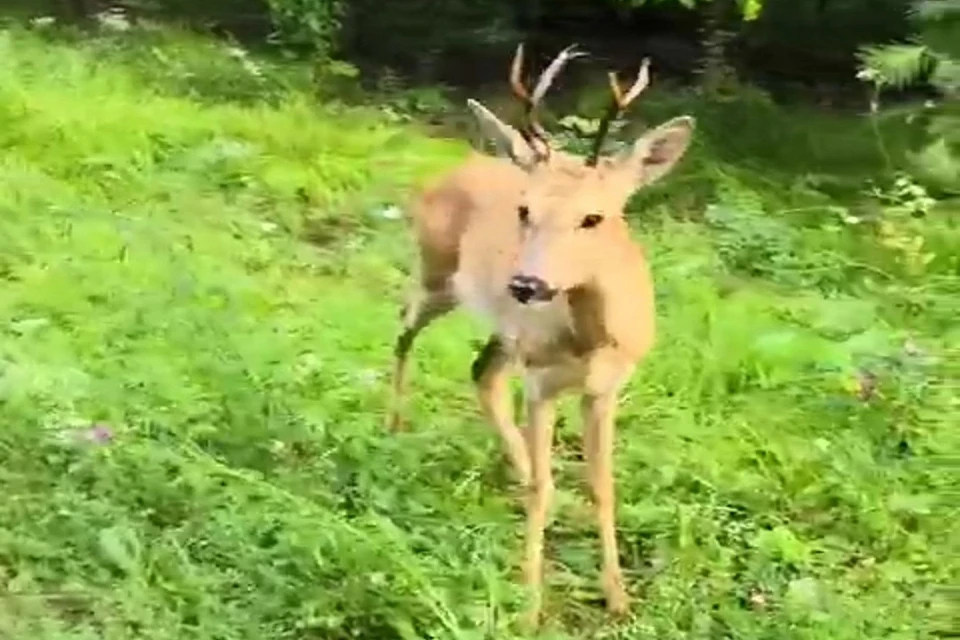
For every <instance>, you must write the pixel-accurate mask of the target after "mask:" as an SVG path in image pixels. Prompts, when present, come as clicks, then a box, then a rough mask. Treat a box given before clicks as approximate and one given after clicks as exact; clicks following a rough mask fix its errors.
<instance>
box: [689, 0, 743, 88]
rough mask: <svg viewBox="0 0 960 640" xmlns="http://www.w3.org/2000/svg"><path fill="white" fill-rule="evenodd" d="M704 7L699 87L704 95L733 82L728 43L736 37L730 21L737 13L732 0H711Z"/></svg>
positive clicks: (733, 72)
mask: <svg viewBox="0 0 960 640" xmlns="http://www.w3.org/2000/svg"><path fill="white" fill-rule="evenodd" d="M705 11H706V15H705V16H704V22H703V29H702V31H701V34H702V35H701V37H702V43H703V59H702V60H701V62H700V70H699V74H700V87H701V89H702V90H703V91H704V92H705V93H707V94H708V95H716V94H718V93H720V92H722V91H723V89H725V88H727V87H729V86H730V85H731V84H736V70H735V69H734V68H733V66H732V65H731V64H730V60H729V52H728V48H729V46H728V45H729V44H730V42H731V41H732V40H733V38H734V37H736V31H735V30H734V25H735V24H736V23H735V21H736V20H738V18H739V16H738V13H737V6H736V2H735V0H712V1H711V2H709V3H707V6H706V8H705Z"/></svg>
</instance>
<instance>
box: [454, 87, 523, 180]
mask: <svg viewBox="0 0 960 640" xmlns="http://www.w3.org/2000/svg"><path fill="white" fill-rule="evenodd" d="M467 107H469V108H470V111H471V112H472V113H473V116H474V117H475V118H476V119H477V122H478V123H479V124H480V131H481V132H482V133H483V137H484V138H486V139H487V140H490V141H492V142H493V143H494V144H495V145H496V147H497V153H498V154H499V155H501V156H506V157H508V158H510V160H512V161H513V163H514V164H515V165H517V166H518V167H520V168H521V169H524V170H529V169H531V168H533V166H534V164H536V154H534V152H533V149H531V148H530V145H528V144H527V142H526V140H524V139H523V136H521V135H520V132H519V131H517V130H516V129H514V128H513V127H511V126H510V125H508V124H507V123H505V122H503V121H502V120H500V118H498V117H497V116H495V115H493V113H492V112H491V111H490V110H489V109H487V108H486V107H485V106H483V105H482V104H480V103H479V102H477V101H476V100H473V99H469V100H467Z"/></svg>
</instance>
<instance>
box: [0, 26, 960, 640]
mask: <svg viewBox="0 0 960 640" xmlns="http://www.w3.org/2000/svg"><path fill="white" fill-rule="evenodd" d="M144 37H146V36H144ZM151 37H156V36H151ZM161 40H162V43H161V45H157V46H160V47H161V48H160V51H161V52H162V56H161V57H163V58H165V59H167V60H173V61H174V63H171V64H173V65H174V66H173V67H171V68H172V69H176V68H178V67H176V61H177V60H191V59H197V58H198V57H199V56H197V54H196V49H195V48H194V47H198V46H202V47H206V49H204V51H210V52H211V53H210V56H214V55H215V54H216V52H217V51H218V47H217V46H216V45H214V44H211V43H203V44H202V45H201V44H197V43H196V42H195V41H193V40H178V39H176V38H167V39H161ZM131 42H132V43H133V44H131ZM135 43H136V38H135V37H133V38H132V39H130V40H129V41H125V40H123V39H121V40H119V41H114V40H111V39H106V40H95V41H90V42H85V43H82V44H72V45H65V44H58V43H57V42H56V41H55V40H53V39H49V40H47V41H42V40H41V39H40V38H38V37H37V36H33V35H29V34H26V33H23V32H19V31H14V32H5V33H3V34H0V279H2V280H0V283H2V286H0V321H2V322H0V332H2V340H0V418H2V425H3V426H2V430H0V461H2V462H0V481H2V483H3V484H2V487H3V489H4V492H5V499H4V500H2V501H0V522H2V523H3V527H2V529H0V585H2V587H3V593H2V594H0V632H2V635H4V636H9V637H12V638H13V637H15V638H31V639H32V640H33V639H36V640H53V639H57V640H62V639H70V640H76V639H81V638H83V639H86V638H154V639H170V640H173V639H176V640H185V639H189V638H197V639H201V638H202V639H205V640H206V639H212V638H223V639H227V638H230V639H234V638H236V639H241V638H250V639H257V640H263V639H265V638H378V639H382V640H386V639H389V638H484V637H495V638H509V637H513V633H514V631H513V630H512V621H513V617H514V615H515V613H516V611H517V610H518V605H519V604H520V600H519V598H520V597H521V596H520V594H519V592H518V589H517V586H516V585H517V577H518V574H517V571H516V567H517V560H518V553H519V551H520V548H521V546H520V535H521V532H522V527H521V526H520V522H521V521H520V511H519V505H518V504H516V503H515V502H514V498H513V492H512V490H511V487H510V485H509V484H508V483H507V481H506V480H505V478H506V474H505V473H504V469H503V461H502V459H501V456H500V448H499V443H498V441H497V439H496V436H495V434H494V433H493V432H492V431H491V430H489V429H488V428H487V427H486V426H484V424H483V422H482V421H481V419H480V418H479V416H478V413H477V411H476V408H475V405H474V400H473V394H472V391H471V389H470V386H469V376H468V369H469V362H470V360H471V359H472V356H473V354H472V347H471V346H470V341H471V339H475V338H479V337H482V335H483V334H482V330H481V329H480V328H478V326H477V325H476V324H475V323H474V322H472V321H471V320H469V319H467V318H466V317H465V316H462V315H458V316H454V317H451V318H449V319H447V320H444V321H442V322H440V323H438V324H437V325H436V327H435V328H433V329H432V330H431V331H430V332H428V333H426V334H425V336H424V337H423V339H422V341H421V342H420V343H419V344H418V349H417V353H416V356H415V358H416V363H415V365H414V371H413V382H412V385H413V391H412V395H411V402H410V404H411V422H412V430H411V432H410V433H408V434H404V435H400V436H389V435H387V434H385V433H384V432H383V431H382V428H381V423H382V412H383V408H384V404H385V402H384V401H385V392H386V384H385V378H384V374H385V373H386V371H387V370H388V366H389V361H390V355H391V348H392V342H393V338H394V336H395V333H396V331H397V328H398V327H397V312H398V309H399V305H400V301H401V299H402V297H403V293H404V291H405V288H406V286H407V284H408V278H407V275H406V273H405V270H406V269H407V268H408V265H409V264H410V255H411V249H412V247H411V243H410V241H409V239H408V236H407V234H406V230H405V227H404V224H403V222H402V221H400V220H392V219H390V218H388V217H384V216H382V215H381V212H382V210H383V207H384V206H386V205H389V204H393V203H397V204H400V205H402V204H403V202H404V200H403V198H404V197H405V194H406V193H408V192H409V190H410V189H411V188H413V187H415V186H416V185H418V184H420V183H421V182H422V180H424V179H426V178H427V177H429V176H431V175H434V174H435V173H436V172H437V171H439V170H441V169H442V168H443V167H445V166H448V165H450V164H451V163H453V162H455V161H456V159H457V158H459V157H461V156H462V155H463V154H464V153H465V151H466V147H465V145H462V144H459V143H453V142H443V141H438V140H429V139H426V138H423V137H421V136H419V135H418V134H415V133H413V132H411V131H408V130H405V129H401V128H398V127H396V126H392V125H388V124H385V123H384V122H383V121H382V120H381V119H380V118H379V117H378V116H377V114H376V113H373V112H369V111H367V112H360V111H349V110H345V109H342V108H334V107H332V106H331V107H324V108H320V107H317V106H315V105H313V104H312V103H311V101H310V100H309V99H308V98H306V97H304V96H302V95H301V94H298V93H292V94H288V93H284V92H282V91H279V92H278V93H276V94H274V96H273V103H274V105H275V106H267V105H265V104H263V103H258V102H255V101H251V100H249V96H248V95H247V94H244V96H242V97H243V99H242V100H241V99H240V98H238V96H237V95H236V94H237V90H238V89H237V87H239V86H241V84H242V83H243V82H250V83H253V86H259V85H257V84H256V83H258V82H260V81H259V80H256V79H251V78H250V77H249V74H247V72H246V71H244V69H243V67H242V65H240V64H239V63H237V62H236V60H235V59H234V58H231V57H230V56H229V55H228V54H226V53H222V54H216V55H221V56H222V57H220V58H215V57H209V58H205V60H206V61H205V62H204V64H207V65H211V66H210V67H209V68H216V69H217V73H215V74H214V73H210V74H208V75H209V77H213V76H218V77H219V76H223V77H219V79H218V80H217V84H216V85H215V86H213V87H212V88H210V87H207V88H209V89H210V91H209V92H206V93H205V92H204V88H205V85H203V77H201V78H199V79H198V78H196V77H194V78H192V79H191V78H190V77H180V76H178V75H177V73H178V72H176V71H169V75H168V76H162V77H161V76H159V75H156V74H157V73H158V72H157V71H156V69H153V68H145V67H142V66H139V65H147V64H149V60H151V58H150V55H153V58H154V59H155V58H156V55H155V54H149V55H148V54H146V53H144V49H138V48H137V47H136V46H135ZM183 64H184V65H186V64H187V63H185V62H184V63H183ZM214 65H216V66H214ZM184 68H186V69H189V68H190V67H189V66H184ZM150 74H154V75H153V76H151V75H150ZM230 74H233V75H230ZM245 74H246V75H245ZM149 77H153V78H154V79H155V80H156V81H155V82H150V83H147V82H146V81H145V80H144V78H149ZM204 77H206V76H204ZM164 78H166V80H164ZM225 78H232V81H231V82H232V84H231V83H230V82H227V81H226V80H225ZM168 80H169V82H167V81H168ZM228 85H229V86H230V87H232V88H231V89H230V91H228V92H227V93H228V94H229V95H226V96H224V98H223V99H222V100H217V99H216V92H217V91H220V90H222V89H223V87H227V86H228ZM187 86H189V87H192V91H193V92H194V95H192V96H191V95H190V92H185V91H184V90H183V89H184V87H187ZM274 89H275V87H274ZM252 91H253V90H252V89H251V92H252ZM231 92H232V93H231ZM835 125H836V123H834V125H833V126H835ZM708 127H709V125H708ZM709 131H710V130H709V128H708V133H709ZM714 135H718V134H717V132H716V131H714ZM699 153H700V154H701V155H700V156H699V157H698V158H694V160H693V163H694V165H693V166H694V167H695V169H696V167H699V169H696V170H694V169H690V170H689V171H688V173H687V174H686V175H687V176H688V178H687V179H691V180H696V179H697V178H698V176H700V177H702V175H703V174H698V173H697V171H710V172H712V173H711V174H710V176H709V178H710V184H711V185H712V186H711V189H712V190H711V191H709V192H705V193H704V194H703V197H704V198H708V199H709V200H710V201H711V202H712V203H713V204H714V205H715V209H713V210H712V211H713V213H712V214H710V215H708V216H707V223H703V222H700V221H699V220H700V219H701V218H703V215H701V213H700V212H694V211H690V212H682V211H681V212H676V211H671V213H675V214H677V215H676V216H668V215H667V213H668V211H667V210H666V209H665V208H664V207H665V206H666V205H664V206H663V207H661V208H657V207H653V208H652V209H651V210H650V212H648V213H647V214H646V215H645V216H640V218H641V219H642V220H643V222H644V224H643V231H642V232H638V233H640V235H641V236H642V239H643V240H644V242H645V243H646V244H647V246H648V247H649V251H650V254H651V256H652V260H653V263H654V269H655V273H656V278H657V282H658V295H659V314H660V320H659V326H660V337H659V342H658V345H657V347H656V349H655V351H654V353H653V354H652V355H651V357H650V359H649V361H648V362H647V363H646V364H645V365H644V366H643V367H642V368H641V370H640V371H639V372H638V373H637V375H636V376H635V378H634V381H633V383H632V384H631V386H630V388H629V390H628V392H627V393H626V394H625V398H624V402H623V406H622V409H621V413H620V418H619V435H618V452H617V481H618V491H619V493H618V495H619V498H618V523H619V531H620V536H621V548H622V552H623V556H624V562H625V566H626V569H627V572H628V576H629V583H630V587H631V590H632V591H633V592H634V594H635V596H636V599H637V602H636V606H635V610H634V613H635V617H634V618H633V619H632V620H629V621H627V622H623V623H617V624H615V623H613V622H612V621H609V620H607V619H606V617H605V616H604V614H603V612H602V606H601V604H600V603H599V602H598V600H599V589H598V586H597V584H596V571H597V564H598V548H597V543H596V538H595V534H594V525H593V523H592V521H591V520H590V519H589V518H588V517H587V514H588V513H589V510H588V509H587V508H586V505H585V503H584V499H583V497H582V496H581V494H580V492H579V488H580V485H581V480H580V467H579V464H578V463H577V462H576V449H577V448H578V447H579V433H578V431H577V425H576V421H575V420H574V412H572V411H566V412H565V418H566V419H565V421H564V424H563V425H562V426H561V428H560V429H559V436H558V438H559V441H560V442H559V445H558V460H557V465H558V478H557V482H558V486H559V488H560V496H559V500H558V511H557V514H556V518H555V521H554V524H553V527H552V529H551V530H550V533H549V537H548V539H549V553H550V558H551V564H550V566H549V575H548V581H549V584H550V589H551V591H550V600H549V605H548V606H549V610H550V620H549V624H548V629H547V630H546V631H545V637H551V638H613V637H620V638H651V639H652V638H656V639H658V640H662V639H667V638H716V637H740V638H771V639H773V638H776V639H777V640H781V639H784V638H831V639H846V638H850V639H851V640H852V639H858V640H859V639H861V638H881V637H882V638H904V639H907V638H909V639H911V640H913V639H915V638H921V637H932V634H934V633H937V632H939V633H945V632H947V630H948V628H950V621H949V618H948V608H947V602H948V601H947V594H946V593H945V590H944V589H945V585H946V584H949V583H951V582H953V583H956V579H957V577H958V576H957V569H956V566H957V564H956V561H955V559H954V558H951V557H950V556H949V551H950V549H951V548H955V547H954V546H953V545H955V543H956V533H955V529H956V528H955V525H954V524H953V522H954V521H953V520H951V515H953V516H955V515H956V514H955V504H950V503H949V502H948V497H949V491H948V489H949V482H948V480H949V477H950V476H949V475H948V469H947V468H946V465H945V464H944V462H943V460H945V459H946V457H947V455H948V454H949V453H950V452H951V451H953V452H955V451H956V437H955V436H954V435H953V432H954V431H955V428H953V427H954V426H955V424H956V420H957V417H958V411H957V407H956V400H954V399H953V398H952V397H951V395H950V391H951V389H950V387H949V384H948V381H949V380H950V378H948V377H946V376H948V375H950V373H951V370H950V360H949V348H950V346H951V344H953V345H955V341H956V337H957V336H956V330H955V329H954V333H953V336H952V337H951V336H950V335H949V334H947V333H945V329H944V326H949V325H948V324H946V323H945V322H944V320H943V319H944V318H952V317H955V316H954V315H953V308H952V307H948V306H947V305H948V304H949V302H948V301H949V300H951V299H952V298H950V296H949V292H950V291H951V290H952V291H954V292H955V291H956V289H955V287H956V277H955V275H956V274H955V272H953V273H951V272H950V268H949V265H948V264H947V263H944V265H943V267H942V268H941V269H940V271H938V272H935V273H930V274H929V275H928V277H927V279H926V281H924V280H918V279H916V278H911V277H909V274H907V273H906V271H904V269H903V268H902V267H901V266H898V264H897V263H896V256H897V254H896V252H895V251H892V250H891V251H887V252H880V251H877V250H873V249H871V250H869V251H868V250H867V249H868V248H869V247H873V245H874V244H875V243H874V242H873V240H872V239H870V238H861V237H859V236H857V235H856V233H855V231H851V230H850V229H845V228H841V229H839V230H837V229H836V228H834V227H835V226H836V224H838V223H836V213H835V212H832V210H830V209H829V208H828V207H826V205H831V206H838V203H835V202H833V201H830V200H829V199H828V198H827V197H826V196H823V195H822V194H817V193H816V192H814V191H813V190H812V189H807V190H806V191H803V193H800V194H799V195H798V191H797V190H794V191H791V192H777V191H763V190H760V188H759V187H758V186H757V185H759V184H763V183H764V176H763V174H762V173H755V171H756V169H755V168H752V167H745V166H739V165H734V164H731V163H730V162H726V163H725V162H722V161H721V160H719V159H713V160H711V156H710V155H709V153H710V151H709V146H707V147H704V148H701V149H700V151H699ZM864 153H866V152H864ZM751 172H754V173H751ZM679 180H680V182H679V184H681V185H682V184H684V183H683V182H682V180H683V176H682V175H681V177H680V179H679ZM773 182H774V183H775V184H776V185H782V184H783V183H782V181H781V180H780V177H779V176H778V178H777V180H776V181H773ZM773 188H774V187H771V189H773ZM775 188H776V189H781V188H782V187H781V186H776V187H775ZM665 189H667V193H670V194H672V195H671V197H673V196H678V199H675V200H671V202H673V203H674V204H675V202H676V201H682V193H680V194H679V195H678V193H677V192H678V191H680V189H681V188H680V187H676V186H675V187H672V189H674V191H672V192H670V191H669V190H670V189H671V187H665ZM785 203H787V204H789V203H794V204H797V203H800V204H806V205H809V206H811V207H814V208H816V211H815V212H814V214H811V215H810V216H807V217H806V218H805V219H804V220H803V221H802V223H798V222H797V221H795V220H793V219H791V218H790V216H789V215H786V214H783V215H780V214H781V213H782V211H783V210H784V208H785V207H786V204H785ZM716 207H719V208H716ZM687 213H689V214H690V215H689V216H687V215H685V214H687ZM684 219H686V221H685V220H684ZM689 219H695V220H698V221H697V222H691V221H689ZM933 224H934V223H931V225H933ZM931 229H932V231H930V232H929V233H930V236H931V238H933V240H936V241H938V242H940V243H941V244H942V246H944V247H946V248H949V247H951V246H956V233H955V231H953V230H951V229H950V228H948V227H945V226H943V225H940V226H935V227H933V226H932V227H931ZM305 238H309V239H312V240H313V241H314V242H313V243H308V242H305V241H304V239H305ZM950 242H953V243H954V244H952V245H951V244H949V243H950ZM936 264H937V263H934V266H936ZM875 270H882V271H883V272H884V273H887V275H886V276H885V277H884V278H879V279H878V278H877V277H875V278H874V279H873V280H871V279H870V278H869V277H867V276H865V274H869V273H872V272H873V271H875ZM951 287H954V288H953V289H951ZM951 340H952V341H953V342H951ZM954 366H955V365H954ZM861 368H867V369H870V370H871V371H873V372H875V373H876V375H877V376H878V379H879V382H878V387H877V390H876V391H873V392H869V391H870V390H869V389H867V388H866V387H867V386H868V380H867V379H866V378H865V376H864V374H862V373H861ZM858 394H859V396H858ZM867 396H869V397H867ZM95 424H99V425H102V426H104V427H105V428H106V429H107V430H108V431H104V432H97V433H96V434H93V435H95V436H96V437H94V438H85V437H84V436H85V435H90V434H89V432H88V429H89V427H90V426H92V425H95ZM104 433H108V434H109V435H108V436H107V435H103V434H104Z"/></svg>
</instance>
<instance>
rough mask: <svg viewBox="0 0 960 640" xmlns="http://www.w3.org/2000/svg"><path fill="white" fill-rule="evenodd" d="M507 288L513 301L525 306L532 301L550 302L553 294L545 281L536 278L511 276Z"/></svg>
mask: <svg viewBox="0 0 960 640" xmlns="http://www.w3.org/2000/svg"><path fill="white" fill-rule="evenodd" d="M507 288H508V289H509V290H510V295H512V296H513V298H514V300H516V301H517V302H519V303H520V304H527V303H528V302H530V301H532V300H544V301H545V300H550V299H551V298H552V297H553V295H554V293H555V292H554V290H552V289H551V288H550V287H549V286H548V285H547V283H546V282H545V281H543V280H541V279H540V278H537V277H536V276H513V277H512V278H511V279H510V284H508V285H507Z"/></svg>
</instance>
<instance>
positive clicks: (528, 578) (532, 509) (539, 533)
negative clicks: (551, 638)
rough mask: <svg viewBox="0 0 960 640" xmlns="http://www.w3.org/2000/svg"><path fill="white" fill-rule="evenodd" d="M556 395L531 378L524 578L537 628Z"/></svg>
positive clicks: (530, 621) (528, 388)
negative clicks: (528, 479)
mask: <svg viewBox="0 0 960 640" xmlns="http://www.w3.org/2000/svg"><path fill="white" fill-rule="evenodd" d="M555 399H556V394H555V392H553V391H552V390H549V389H545V388H544V387H543V385H542V381H540V380H537V378H535V377H528V379H527V384H526V402H527V420H528V423H527V442H528V444H529V447H530V461H531V466H532V471H533V484H532V485H531V487H530V489H529V491H528V494H527V535H526V562H525V565H524V581H525V583H526V585H527V588H528V590H529V591H530V597H531V602H530V607H529V609H528V610H527V614H526V617H525V623H526V625H527V626H528V627H529V628H535V627H537V626H538V625H539V622H540V611H541V608H542V604H543V536H544V530H545V529H546V525H547V516H548V514H549V510H550V501H551V499H552V498H553V492H554V485H553V473H552V470H551V453H552V449H553V427H554V419H555V416H556V404H555Z"/></svg>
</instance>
